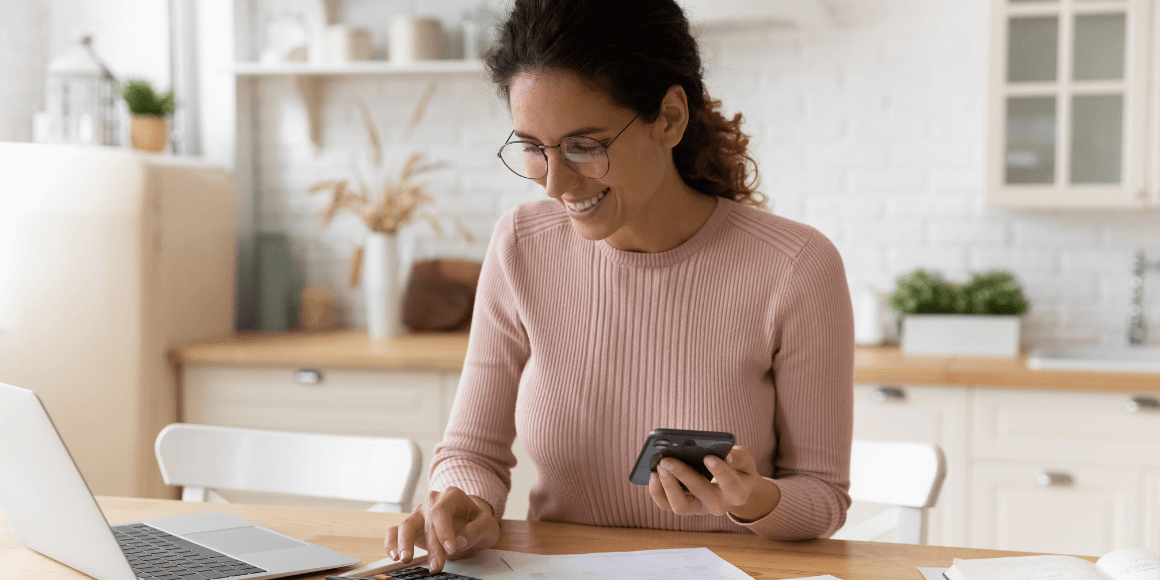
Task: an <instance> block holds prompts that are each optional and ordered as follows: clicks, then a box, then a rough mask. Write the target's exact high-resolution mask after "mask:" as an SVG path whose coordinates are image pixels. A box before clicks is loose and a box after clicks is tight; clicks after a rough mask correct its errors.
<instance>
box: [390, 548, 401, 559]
mask: <svg viewBox="0 0 1160 580" xmlns="http://www.w3.org/2000/svg"><path fill="white" fill-rule="evenodd" d="M390 556H391V559H392V560H398V559H399V553H398V552H396V551H394V550H391V554H390Z"/></svg>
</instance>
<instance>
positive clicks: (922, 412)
mask: <svg viewBox="0 0 1160 580" xmlns="http://www.w3.org/2000/svg"><path fill="white" fill-rule="evenodd" d="M968 398H969V393H968V390H967V389H966V388H961V387H925V386H924V387H911V386H890V385H855V387H854V437H855V438H856V439H875V440H881V441H917V442H927V443H936V444H938V445H939V446H940V447H942V450H943V453H944V454H945V455H946V460H947V475H946V479H945V480H944V481H943V487H942V491H941V492H940V494H939V498H938V503H937V504H936V506H935V507H934V508H933V509H932V510H931V512H930V514H929V517H930V520H929V526H928V530H929V537H928V542H929V543H930V544H932V545H939V546H963V545H965V542H966V531H967V524H966V518H967V513H966V509H965V499H966V497H965V489H966V485H965V484H966V473H967V451H966V425H967V417H966V413H967V408H968V406H969V405H968ZM877 511H881V508H880V507H879V506H869V505H865V504H855V505H854V506H852V507H851V509H850V512H849V513H848V515H847V520H848V521H850V522H857V521H861V520H864V519H866V518H867V517H869V516H871V515H873V514H874V513H875V512H877Z"/></svg>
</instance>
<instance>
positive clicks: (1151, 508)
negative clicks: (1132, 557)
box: [1142, 469, 1160, 552]
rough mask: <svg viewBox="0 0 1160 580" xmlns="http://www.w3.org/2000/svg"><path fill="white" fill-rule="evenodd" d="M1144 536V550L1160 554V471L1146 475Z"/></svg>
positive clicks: (1156, 470) (1152, 471) (1154, 470)
mask: <svg viewBox="0 0 1160 580" xmlns="http://www.w3.org/2000/svg"><path fill="white" fill-rule="evenodd" d="M1143 536H1144V542H1143V544H1142V546H1143V547H1144V549H1146V550H1152V551H1154V552H1160V469H1153V470H1151V471H1149V472H1148V473H1146V474H1145V475H1144V532H1143Z"/></svg>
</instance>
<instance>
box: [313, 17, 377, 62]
mask: <svg viewBox="0 0 1160 580" xmlns="http://www.w3.org/2000/svg"><path fill="white" fill-rule="evenodd" d="M322 52H323V54H324V55H325V58H326V62H335V63H340V62H350V61H353V60H370V59H371V31H369V30H367V29H365V28H354V27H350V26H346V25H343V24H331V25H330V26H327V27H326V38H325V44H324V45H323V51H322Z"/></svg>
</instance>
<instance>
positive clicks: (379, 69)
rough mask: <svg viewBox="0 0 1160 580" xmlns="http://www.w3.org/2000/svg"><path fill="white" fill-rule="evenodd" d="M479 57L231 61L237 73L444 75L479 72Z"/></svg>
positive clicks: (250, 74) (285, 74)
mask: <svg viewBox="0 0 1160 580" xmlns="http://www.w3.org/2000/svg"><path fill="white" fill-rule="evenodd" d="M483 72H484V68H483V61H482V60H424V61H415V62H410V63H405V64H400V63H393V62H390V61H387V60H365V61H354V62H346V63H341V64H313V63H309V62H281V63H272V64H271V63H264V62H239V63H235V64H234V74H235V75H238V76H251V77H260V76H358V75H433V74H434V75H447V74H482V73H483Z"/></svg>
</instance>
